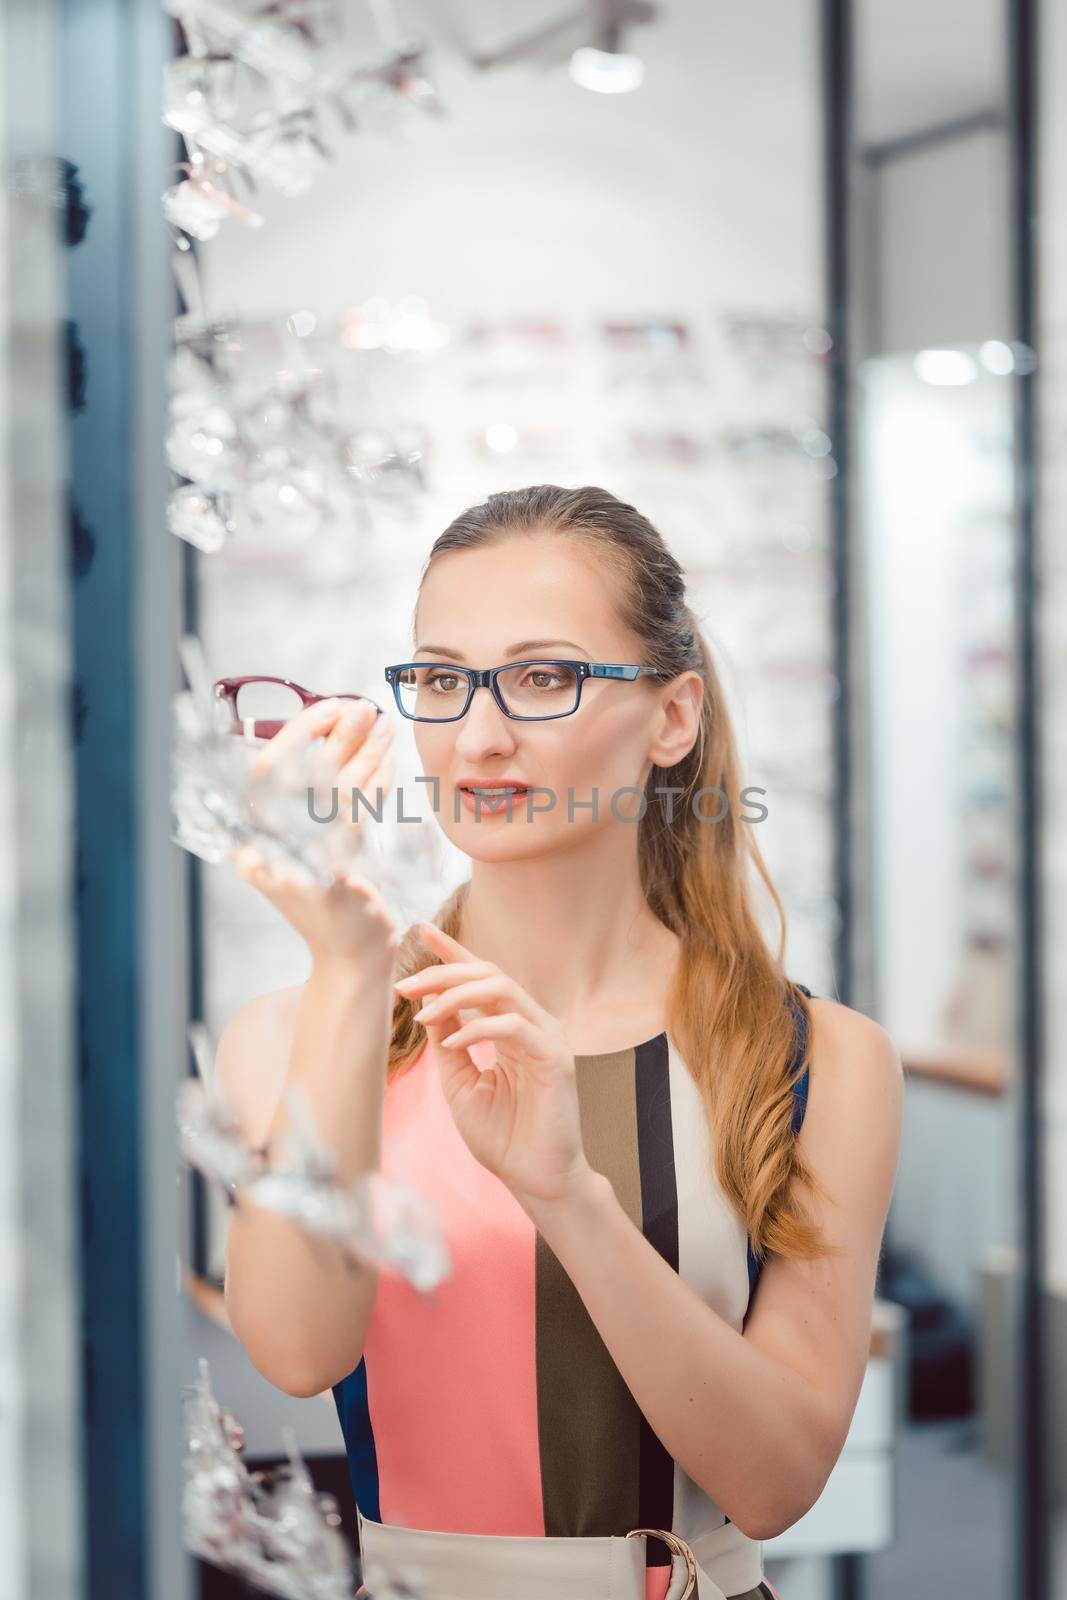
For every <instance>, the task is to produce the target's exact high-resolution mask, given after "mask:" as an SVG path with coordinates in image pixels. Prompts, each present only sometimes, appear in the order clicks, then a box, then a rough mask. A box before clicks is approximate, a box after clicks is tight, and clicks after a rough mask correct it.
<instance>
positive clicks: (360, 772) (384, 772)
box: [334, 729, 396, 824]
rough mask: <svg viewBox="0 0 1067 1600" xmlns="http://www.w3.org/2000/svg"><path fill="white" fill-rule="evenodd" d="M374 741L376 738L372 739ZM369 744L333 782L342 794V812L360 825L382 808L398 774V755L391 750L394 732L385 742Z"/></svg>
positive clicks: (379, 741) (352, 821) (347, 819)
mask: <svg viewBox="0 0 1067 1600" xmlns="http://www.w3.org/2000/svg"><path fill="white" fill-rule="evenodd" d="M371 738H372V739H373V735H372V736H371ZM370 744H371V739H368V741H367V744H365V745H363V746H361V747H360V749H359V750H358V751H357V752H356V754H355V755H354V756H353V758H352V759H351V761H349V762H347V763H346V764H345V765H344V766H343V767H342V768H341V770H340V772H338V774H337V777H336V778H335V780H334V783H335V785H336V788H337V789H338V791H339V794H340V806H341V812H342V815H343V816H344V819H345V821H346V822H350V823H352V824H358V823H360V822H362V821H363V819H364V817H366V816H369V815H372V814H375V813H377V812H378V811H379V810H380V809H381V803H382V799H383V798H384V796H385V794H386V793H387V792H388V789H389V785H390V784H391V782H392V780H393V777H394V776H395V773H396V754H395V752H394V751H393V750H392V749H391V744H392V730H391V729H390V730H389V733H388V736H387V737H385V738H383V739H380V740H378V739H374V747H373V748H372V749H371V748H368V747H369V746H370Z"/></svg>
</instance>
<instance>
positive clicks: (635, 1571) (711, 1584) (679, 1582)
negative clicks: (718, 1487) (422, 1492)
mask: <svg viewBox="0 0 1067 1600" xmlns="http://www.w3.org/2000/svg"><path fill="white" fill-rule="evenodd" d="M356 1516H357V1521H358V1524H359V1538H360V1548H361V1550H362V1577H363V1583H364V1585H365V1588H366V1590H369V1592H370V1600H401V1597H404V1600H407V1597H408V1596H409V1595H410V1596H411V1597H412V1600H645V1567H646V1554H645V1551H646V1545H647V1542H648V1540H649V1539H650V1538H656V1539H661V1540H662V1541H663V1542H664V1544H665V1545H666V1546H667V1547H668V1549H669V1550H670V1552H671V1579H670V1584H669V1585H668V1588H667V1592H666V1595H665V1596H664V1600H728V1594H732V1595H738V1594H740V1593H743V1592H744V1591H747V1590H749V1589H754V1588H756V1587H757V1586H758V1584H759V1582H760V1578H761V1576H762V1572H761V1570H759V1569H761V1568H762V1561H761V1560H760V1551H759V1547H758V1546H752V1547H748V1548H743V1549H735V1550H732V1551H728V1552H724V1556H723V1561H722V1562H721V1563H720V1562H718V1561H716V1562H715V1569H716V1576H717V1577H718V1578H720V1579H722V1580H723V1581H725V1582H727V1583H728V1584H729V1591H727V1590H725V1589H723V1588H722V1587H721V1585H720V1583H719V1582H716V1581H715V1579H713V1578H712V1577H711V1576H710V1575H709V1573H708V1572H707V1571H706V1569H705V1568H704V1567H703V1566H701V1565H700V1563H699V1562H698V1561H697V1558H696V1556H695V1555H694V1553H693V1551H692V1549H691V1547H690V1546H689V1545H688V1544H687V1543H686V1541H685V1540H684V1539H682V1538H681V1537H680V1536H679V1535H678V1534H676V1533H672V1532H671V1531H670V1530H669V1529H666V1528H631V1529H630V1531H629V1533H627V1534H612V1535H605V1536H602V1537H583V1538H554V1537H553V1538H550V1537H544V1538H542V1537H539V1536H537V1535H530V1536H512V1535H509V1534H474V1533H441V1532H438V1531H436V1530H434V1529H425V1528H407V1527H404V1526H402V1525H400V1524H398V1523H384V1522H375V1521H374V1519H373V1518H370V1517H365V1516H363V1514H362V1513H361V1512H360V1511H359V1509H358V1507H357V1510H356ZM405 1585H406V1586H407V1587H406V1588H405ZM359 1594H360V1595H362V1594H363V1590H360V1591H359Z"/></svg>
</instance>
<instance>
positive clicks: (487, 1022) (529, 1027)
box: [441, 1011, 546, 1056]
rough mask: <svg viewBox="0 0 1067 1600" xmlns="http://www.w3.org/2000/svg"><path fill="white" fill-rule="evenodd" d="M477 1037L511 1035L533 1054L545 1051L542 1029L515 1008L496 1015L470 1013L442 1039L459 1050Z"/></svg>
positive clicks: (507, 1037)
mask: <svg viewBox="0 0 1067 1600" xmlns="http://www.w3.org/2000/svg"><path fill="white" fill-rule="evenodd" d="M479 1039H511V1040H513V1041H514V1043H516V1044H518V1045H519V1046H521V1047H522V1048H523V1049H524V1050H528V1051H529V1053H530V1054H531V1055H532V1056H543V1055H544V1054H545V1053H546V1052H545V1049H544V1043H543V1040H544V1035H543V1034H542V1032H541V1029H540V1028H538V1027H535V1025H534V1024H533V1023H532V1022H530V1021H529V1020H528V1019H527V1018H526V1017H520V1016H519V1014H518V1013H517V1012H515V1011H505V1012H503V1013H502V1014H501V1015H499V1016H486V1017H472V1018H471V1020H470V1022H466V1023H464V1025H463V1027H462V1028H457V1029H456V1031H455V1033H450V1034H448V1035H447V1036H446V1037H445V1038H444V1039H442V1040H441V1043H442V1045H443V1046H444V1047H445V1049H448V1050H458V1049H460V1048H465V1047H466V1046H467V1045H471V1044H477V1042H478V1041H479Z"/></svg>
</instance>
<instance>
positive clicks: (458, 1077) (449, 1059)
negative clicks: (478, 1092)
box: [426, 1022, 492, 1105]
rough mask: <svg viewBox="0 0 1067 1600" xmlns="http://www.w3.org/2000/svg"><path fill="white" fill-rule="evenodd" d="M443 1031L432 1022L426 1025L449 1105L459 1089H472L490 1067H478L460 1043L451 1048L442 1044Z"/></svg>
mask: <svg viewBox="0 0 1067 1600" xmlns="http://www.w3.org/2000/svg"><path fill="white" fill-rule="evenodd" d="M444 1031H445V1030H444V1029H443V1028H442V1027H440V1026H439V1025H438V1026H435V1025H434V1024H433V1023H432V1022H431V1023H428V1024H427V1025H426V1032H427V1034H428V1036H429V1040H430V1044H431V1046H432V1047H433V1053H434V1055H435V1057H436V1059H437V1071H438V1076H439V1078H440V1081H441V1088H442V1091H443V1092H444V1096H445V1099H446V1100H447V1101H448V1103H449V1105H451V1104H452V1101H453V1100H454V1099H455V1098H456V1096H457V1094H459V1093H460V1092H461V1090H463V1089H473V1088H474V1087H475V1086H476V1085H477V1084H479V1083H480V1082H481V1080H482V1078H483V1077H484V1075H485V1072H486V1071H490V1070H492V1069H491V1068H485V1069H483V1068H482V1067H479V1066H478V1064H477V1062H476V1061H474V1060H473V1059H472V1057H471V1056H470V1055H468V1053H467V1051H466V1050H465V1049H464V1048H463V1046H462V1045H460V1046H459V1047H458V1049H455V1050H453V1049H450V1048H448V1047H447V1046H446V1045H444V1044H442V1042H441V1035H442V1033H443V1032H444Z"/></svg>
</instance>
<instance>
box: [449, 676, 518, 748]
mask: <svg viewBox="0 0 1067 1600" xmlns="http://www.w3.org/2000/svg"><path fill="white" fill-rule="evenodd" d="M487 742H488V743H490V744H498V743H501V742H503V743H504V744H512V743H514V733H513V731H512V727H511V718H510V717H507V716H505V715H504V713H503V711H501V709H500V707H499V706H498V705H497V703H496V701H495V699H494V698H493V691H492V690H491V689H490V688H488V687H487V686H486V685H484V684H483V685H481V686H480V687H479V688H477V689H475V691H474V694H473V695H472V696H471V703H470V705H469V706H468V707H467V714H466V716H465V717H464V718H463V720H462V722H461V723H460V725H459V732H458V734H457V737H456V743H457V745H459V744H464V745H466V746H467V747H468V748H469V747H471V746H472V745H477V746H478V747H479V748H481V747H482V746H484V745H485V744H486V743H487Z"/></svg>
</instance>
